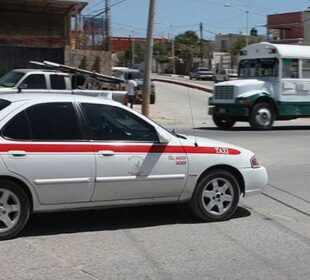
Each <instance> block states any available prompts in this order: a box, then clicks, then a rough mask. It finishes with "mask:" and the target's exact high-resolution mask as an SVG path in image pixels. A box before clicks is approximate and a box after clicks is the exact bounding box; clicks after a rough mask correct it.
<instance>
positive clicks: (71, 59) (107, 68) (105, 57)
mask: <svg viewBox="0 0 310 280" xmlns="http://www.w3.org/2000/svg"><path fill="white" fill-rule="evenodd" d="M65 64H67V65H70V66H73V67H77V68H82V69H86V70H89V71H96V72H99V73H101V74H106V75H111V67H112V64H111V52H104V51H94V50H71V49H66V50H65Z"/></svg>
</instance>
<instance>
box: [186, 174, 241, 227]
mask: <svg viewBox="0 0 310 280" xmlns="http://www.w3.org/2000/svg"><path fill="white" fill-rule="evenodd" d="M239 198H240V188H239V184H238V181H237V180H236V178H235V177H234V176H233V175H232V174H231V173H230V172H228V171H226V170H213V171H211V172H210V173H208V174H206V175H205V176H204V177H203V178H202V180H200V182H199V183H198V185H197V187H196V190H195V192H194V194H193V197H192V199H191V201H190V208H191V210H192V211H193V213H194V214H195V215H196V216H197V217H198V218H200V219H202V220H204V221H210V222H215V221H223V220H227V219H229V218H230V217H231V216H232V215H233V214H234V213H235V211H236V209H237V207H238V203H239Z"/></svg>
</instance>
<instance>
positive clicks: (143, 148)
mask: <svg viewBox="0 0 310 280" xmlns="http://www.w3.org/2000/svg"><path fill="white" fill-rule="evenodd" d="M12 150H23V151H25V152H31V153H89V152H98V151H101V150H112V151H114V152H117V153H167V154H178V153H187V154H226V155H238V154H240V151H239V150H236V149H231V148H226V147H199V146H198V147H195V146H170V145H156V144H155V145H107V144H103V145H100V144H93V145H90V144H85V145H82V144H25V143H22V144H16V143H14V144H0V152H8V151H12Z"/></svg>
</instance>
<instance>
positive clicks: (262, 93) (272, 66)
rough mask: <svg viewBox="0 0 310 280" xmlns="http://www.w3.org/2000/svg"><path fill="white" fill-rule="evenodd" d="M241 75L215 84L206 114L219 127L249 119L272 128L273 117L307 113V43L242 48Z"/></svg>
mask: <svg viewBox="0 0 310 280" xmlns="http://www.w3.org/2000/svg"><path fill="white" fill-rule="evenodd" d="M238 65H239V66H238V76H239V77H240V79H238V80H233V81H227V82H222V83H219V84H217V85H215V86H214V90H213V96H212V97H211V98H210V100H209V114H210V115H212V116H213V121H214V123H215V124H216V125H217V126H218V127H219V128H222V129H229V128H231V127H232V126H233V125H234V124H235V122H237V121H248V122H249V123H250V125H251V126H252V127H253V128H254V129H258V130H267V129H271V127H272V125H273V122H274V121H275V120H290V119H296V118H300V117H309V116H310V47H309V46H300V45H298V46H296V45H282V44H281V45H280V44H271V43H267V42H263V43H258V44H253V45H250V46H247V47H245V48H243V49H242V50H241V52H240V54H239V63H238Z"/></svg>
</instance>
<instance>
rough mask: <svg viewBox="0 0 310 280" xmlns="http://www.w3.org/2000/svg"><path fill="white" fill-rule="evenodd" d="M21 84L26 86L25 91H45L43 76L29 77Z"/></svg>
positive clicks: (34, 75)
mask: <svg viewBox="0 0 310 280" xmlns="http://www.w3.org/2000/svg"><path fill="white" fill-rule="evenodd" d="M22 84H25V85H27V89H46V88H47V87H46V81H45V76H44V75H43V74H32V75H29V76H28V77H27V78H26V79H25V80H23V81H22Z"/></svg>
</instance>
